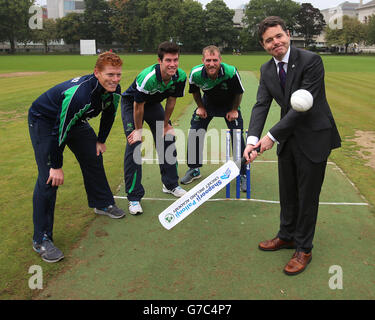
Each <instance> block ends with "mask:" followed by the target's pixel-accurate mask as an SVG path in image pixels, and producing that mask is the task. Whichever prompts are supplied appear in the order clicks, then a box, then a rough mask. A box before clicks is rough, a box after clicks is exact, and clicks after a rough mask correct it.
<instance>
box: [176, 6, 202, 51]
mask: <svg viewBox="0 0 375 320" xmlns="http://www.w3.org/2000/svg"><path fill="white" fill-rule="evenodd" d="M205 30H206V27H205V12H204V10H203V7H202V5H201V4H200V3H199V2H197V1H194V0H185V1H184V2H183V4H182V17H181V29H180V31H179V39H180V41H181V42H182V44H183V46H182V47H183V50H184V51H185V52H200V51H201V50H202V48H203V47H204V46H205V44H206V41H205Z"/></svg>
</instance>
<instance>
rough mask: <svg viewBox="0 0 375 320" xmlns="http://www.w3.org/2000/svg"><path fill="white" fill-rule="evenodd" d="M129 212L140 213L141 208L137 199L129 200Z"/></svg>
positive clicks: (141, 211)
mask: <svg viewBox="0 0 375 320" xmlns="http://www.w3.org/2000/svg"><path fill="white" fill-rule="evenodd" d="M129 213H130V214H132V215H134V216H135V215H137V214H142V213H143V210H142V207H141V203H140V202H139V201H129Z"/></svg>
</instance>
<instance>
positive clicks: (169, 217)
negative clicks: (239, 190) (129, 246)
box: [159, 158, 245, 230]
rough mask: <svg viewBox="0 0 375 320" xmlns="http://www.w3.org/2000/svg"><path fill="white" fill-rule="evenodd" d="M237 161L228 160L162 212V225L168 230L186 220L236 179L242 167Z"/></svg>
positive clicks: (243, 160) (160, 215) (160, 218)
mask: <svg viewBox="0 0 375 320" xmlns="http://www.w3.org/2000/svg"><path fill="white" fill-rule="evenodd" d="M236 162H237V161H236ZM236 162H234V161H232V160H229V161H228V162H226V163H225V164H224V165H222V166H221V167H220V168H219V169H217V170H216V171H215V172H214V173H212V174H211V175H209V176H208V177H207V178H205V179H204V180H203V181H201V182H200V183H199V184H197V185H196V186H195V187H194V188H192V189H191V190H189V191H188V192H187V193H185V194H184V195H183V196H182V197H181V198H179V199H177V200H176V201H175V202H173V203H172V204H171V205H170V206H169V207H168V208H167V209H165V210H164V211H163V212H162V213H160V214H159V221H160V223H161V224H162V226H163V227H164V228H166V229H167V230H170V229H172V228H173V227H174V226H175V225H176V224H178V223H180V222H181V221H182V220H184V219H185V218H186V217H187V216H188V215H189V214H191V213H192V212H193V211H194V210H196V209H197V208H199V207H200V206H201V205H202V204H203V203H205V202H206V201H207V200H208V199H210V198H211V197H212V196H213V195H215V194H216V193H218V192H219V191H220V190H221V189H223V188H224V187H225V186H226V185H227V184H228V183H230V182H231V181H232V180H233V179H235V178H236V177H237V176H238V175H239V174H240V169H239V168H240V167H241V165H240V164H238V163H237V164H236ZM238 162H239V161H238ZM244 162H245V158H242V159H241V163H244Z"/></svg>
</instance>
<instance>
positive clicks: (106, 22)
mask: <svg viewBox="0 0 375 320" xmlns="http://www.w3.org/2000/svg"><path fill="white" fill-rule="evenodd" d="M84 2H85V12H84V13H83V21H84V24H83V30H82V34H83V37H84V38H86V39H95V40H96V42H97V43H102V44H107V43H112V29H111V26H110V10H109V4H108V2H106V1H105V0H84Z"/></svg>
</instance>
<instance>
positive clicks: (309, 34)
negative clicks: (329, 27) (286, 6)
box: [294, 3, 326, 48]
mask: <svg viewBox="0 0 375 320" xmlns="http://www.w3.org/2000/svg"><path fill="white" fill-rule="evenodd" d="M325 24H326V23H325V21H324V17H323V15H322V14H321V13H320V10H319V9H317V8H314V7H313V6H312V5H311V4H310V3H302V5H301V8H300V10H299V11H298V13H297V15H296V26H295V28H294V31H295V32H297V34H299V35H302V36H303V37H304V38H305V48H308V47H309V46H310V45H311V44H312V43H314V40H313V38H314V36H318V35H320V34H321V32H322V31H323V29H324V26H325Z"/></svg>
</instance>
